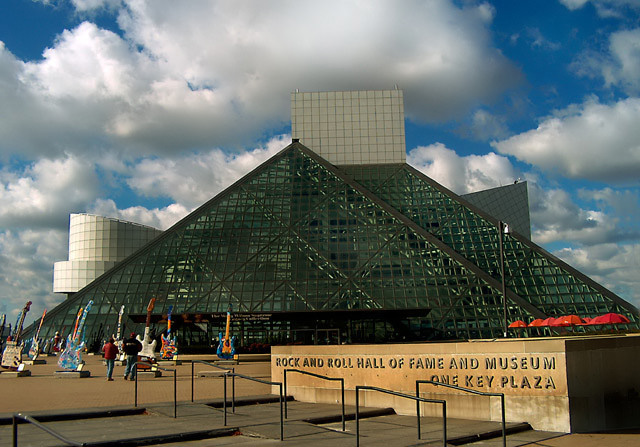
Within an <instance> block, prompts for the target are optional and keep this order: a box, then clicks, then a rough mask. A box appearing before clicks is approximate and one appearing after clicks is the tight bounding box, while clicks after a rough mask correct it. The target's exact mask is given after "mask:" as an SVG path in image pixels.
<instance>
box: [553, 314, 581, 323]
mask: <svg viewBox="0 0 640 447" xmlns="http://www.w3.org/2000/svg"><path fill="white" fill-rule="evenodd" d="M582 324H584V321H583V320H582V318H580V317H579V316H577V315H563V316H561V317H558V318H556V321H554V322H553V324H552V325H551V326H577V325H582Z"/></svg>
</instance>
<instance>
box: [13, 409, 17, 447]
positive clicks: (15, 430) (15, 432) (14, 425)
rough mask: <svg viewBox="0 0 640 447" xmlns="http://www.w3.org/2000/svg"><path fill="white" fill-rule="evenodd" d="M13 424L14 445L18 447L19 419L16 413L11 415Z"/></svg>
mask: <svg viewBox="0 0 640 447" xmlns="http://www.w3.org/2000/svg"><path fill="white" fill-rule="evenodd" d="M11 426H12V427H11V430H12V432H13V447H18V419H17V418H16V415H15V414H14V415H12V416H11Z"/></svg>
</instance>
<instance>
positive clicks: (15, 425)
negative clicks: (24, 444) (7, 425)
mask: <svg viewBox="0 0 640 447" xmlns="http://www.w3.org/2000/svg"><path fill="white" fill-rule="evenodd" d="M18 419H22V420H23V421H26V422H28V423H30V424H33V425H35V426H36V427H38V428H39V429H41V430H44V431H45V432H47V433H49V434H50V435H51V436H53V437H55V438H58V439H59V440H60V441H62V442H64V443H65V444H68V445H72V446H78V447H84V446H86V445H87V443H86V442H78V441H73V440H71V439H67V438H65V437H64V436H62V435H61V434H59V433H58V432H56V431H54V430H52V429H50V428H49V427H47V426H45V425H43V424H41V423H40V422H38V421H37V420H36V419H34V418H33V417H32V416H29V415H28V414H22V413H17V414H14V415H12V416H11V425H12V431H13V443H12V445H13V447H18Z"/></svg>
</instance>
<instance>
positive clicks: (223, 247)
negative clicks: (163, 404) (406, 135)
mask: <svg viewBox="0 0 640 447" xmlns="http://www.w3.org/2000/svg"><path fill="white" fill-rule="evenodd" d="M498 236H499V234H498V232H497V222H495V221H493V219H492V218H490V217H488V216H487V215H483V213H482V212H480V211H479V210H477V209H475V208H473V206H470V205H469V204H468V203H466V202H465V201H464V200H461V199H460V198H459V197H458V196H456V195H455V194H453V193H451V192H449V191H447V190H446V189H445V188H443V187H441V186H440V185H438V184H437V183H435V182H433V181H432V180H430V179H429V178H427V177H425V176H424V175H422V174H421V173H419V172H418V171H416V170H415V169H413V168H411V167H410V166H408V165H406V164H402V163H400V164H388V165H351V166H334V165H332V164H330V163H328V162H327V161H326V160H324V159H323V158H321V157H320V156H319V155H317V154H315V153H314V152H312V151H311V150H309V149H307V148H306V147H305V146H303V145H301V144H300V143H298V142H294V143H292V144H291V145H290V146H288V147H287V148H285V149H284V150H283V151H281V152H280V153H279V154H277V155H276V156H274V157H273V158H271V159H270V160H268V161H267V162H265V163H264V164H262V165H261V166H259V167H258V168H257V169H255V170H254V171H253V172H251V173H250V174H248V175H246V176H245V177H244V178H242V179H241V180H239V181H238V182H236V183H235V184H234V185H232V186H231V187H229V188H228V189H227V190H225V191H223V192H222V193H220V194H219V195H218V196H216V197H215V198H213V199H212V200H210V201H209V202H207V203H206V204H204V205H203V206H201V207H200V208H198V209H197V210H195V211H194V212H193V213H191V214H190V215H189V216H187V217H186V218H184V219H183V220H182V221H180V222H178V223H177V224H176V225H174V226H173V227H172V228H170V229H169V230H167V231H165V232H164V233H163V234H162V235H161V236H159V237H158V238H156V239H155V240H153V241H152V242H150V243H148V244H147V245H146V246H144V247H143V248H141V249H140V250H138V251H137V252H135V253H133V254H132V255H130V256H129V257H127V258H126V259H124V260H123V261H122V262H120V263H119V264H118V265H116V266H115V267H114V268H112V269H111V270H109V271H108V272H106V273H105V274H104V275H102V276H101V277H99V278H97V279H96V280H95V281H93V282H92V283H90V284H88V285H87V286H86V287H84V288H83V289H82V290H80V291H79V292H78V293H76V294H75V295H73V296H72V297H70V298H69V299H67V300H66V301H65V302H63V303H62V304H60V305H59V306H57V307H56V308H55V309H54V310H52V311H50V312H49V313H48V314H47V316H46V319H45V322H44V324H43V327H42V332H41V334H42V335H43V336H44V338H48V337H51V336H52V335H53V333H54V332H55V331H62V333H63V334H64V333H66V332H68V331H69V330H70V329H72V327H73V324H74V321H75V317H76V314H77V311H78V308H79V307H80V306H83V305H84V304H85V303H86V302H88V301H89V300H90V299H92V300H93V301H94V309H92V311H91V312H90V313H89V315H88V316H87V320H86V334H87V335H86V338H87V340H88V342H89V343H90V344H91V343H92V342H95V343H96V344H99V343H100V341H101V340H102V339H103V338H104V337H106V336H108V335H110V334H111V333H113V332H115V326H116V322H117V317H118V311H119V309H120V306H121V305H123V304H124V305H125V316H126V317H127V318H125V320H124V321H125V324H126V328H125V332H124V333H129V332H131V331H135V332H137V333H141V332H142V331H143V326H144V321H145V317H146V307H147V304H148V302H149V299H150V298H151V297H155V298H156V306H155V309H154V311H153V315H152V324H153V330H154V331H155V333H156V335H158V336H159V334H160V332H161V331H163V330H165V329H166V312H167V309H168V307H169V306H173V314H172V332H174V333H177V336H178V342H179V343H180V349H181V351H182V352H188V351H190V350H191V351H197V350H199V349H208V348H209V347H210V346H211V345H212V343H215V341H214V340H212V339H213V338H214V337H215V336H216V335H217V333H218V331H221V330H223V327H224V322H225V315H226V311H227V309H228V307H229V306H232V308H233V327H232V332H233V333H234V334H235V335H237V336H238V338H239V340H240V346H241V348H244V349H245V350H251V349H252V346H254V345H256V346H258V345H260V344H264V343H296V342H298V343H299V342H306V343H308V342H313V343H320V342H326V343H339V342H345V341H346V342H385V341H400V340H426V339H466V338H487V337H496V336H500V335H501V334H502V330H503V323H504V315H503V298H502V289H501V282H500V281H501V275H500V268H499V250H498ZM504 252H505V266H506V284H507V298H508V300H507V301H508V318H509V320H510V321H513V320H517V319H523V320H525V321H530V320H531V319H533V318H546V317H547V316H559V315H564V314H568V313H576V314H578V315H580V316H596V315H597V314H601V313H605V312H610V311H614V312H619V313H623V314H625V315H627V316H628V317H629V318H630V319H631V321H632V323H631V324H630V325H627V327H634V328H635V327H637V325H638V320H637V317H636V315H637V311H635V308H633V306H631V305H630V304H628V303H626V302H625V301H623V300H622V299H620V298H619V297H617V296H616V295H614V294H613V293H611V292H609V291H607V290H606V289H604V288H602V287H601V286H599V285H598V284H596V283H594V282H593V281H591V280H590V279H589V278H587V277H585V276H584V275H582V274H580V273H579V272H577V271H575V270H574V269H571V268H570V267H569V266H567V265H565V264H564V263H562V262H561V261H559V260H558V259H556V258H554V257H553V256H551V255H550V254H548V253H546V252H545V251H544V250H542V249H541V248H539V247H537V246H535V245H534V244H533V243H531V242H530V241H528V240H527V239H526V238H524V237H521V236H519V235H517V234H508V235H505V243H504ZM126 331H128V332H126Z"/></svg>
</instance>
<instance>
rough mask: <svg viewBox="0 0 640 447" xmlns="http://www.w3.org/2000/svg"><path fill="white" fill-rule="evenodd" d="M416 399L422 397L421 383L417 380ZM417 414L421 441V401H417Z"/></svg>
mask: <svg viewBox="0 0 640 447" xmlns="http://www.w3.org/2000/svg"><path fill="white" fill-rule="evenodd" d="M416 397H420V382H418V381H417V380H416ZM416 414H417V415H418V440H420V401H419V400H416ZM445 447H446V446H445Z"/></svg>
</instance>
